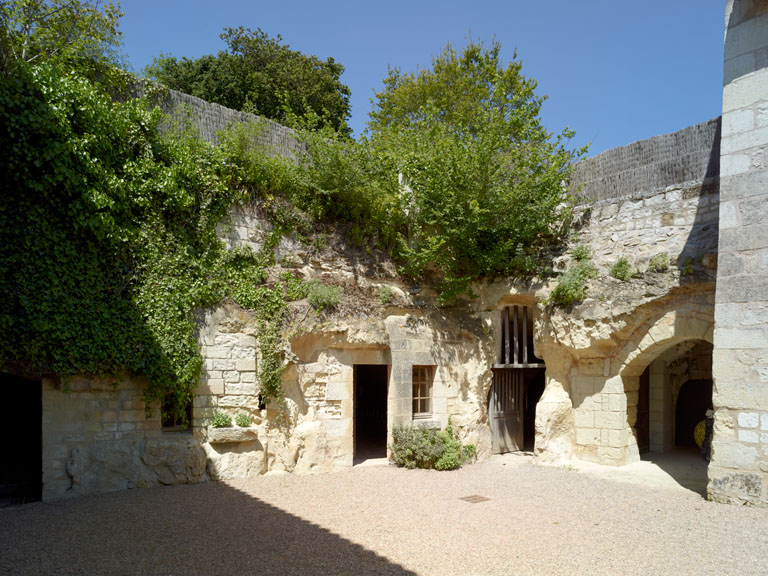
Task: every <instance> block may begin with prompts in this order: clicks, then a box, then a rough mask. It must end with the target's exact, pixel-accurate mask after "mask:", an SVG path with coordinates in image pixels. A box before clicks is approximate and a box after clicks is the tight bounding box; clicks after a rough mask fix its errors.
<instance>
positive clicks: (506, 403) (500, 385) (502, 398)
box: [488, 369, 525, 454]
mask: <svg viewBox="0 0 768 576" xmlns="http://www.w3.org/2000/svg"><path fill="white" fill-rule="evenodd" d="M523 394H524V389H523V373H522V371H521V370H514V369H513V370H510V369H501V370H494V371H493V384H492V385H491V394H490V399H489V400H490V401H489V405H488V415H489V417H490V421H491V445H492V446H491V448H492V451H493V453H494V454H503V453H505V452H515V451H518V450H522V449H523V433H524V428H523V411H524V410H525V407H524V406H523Z"/></svg>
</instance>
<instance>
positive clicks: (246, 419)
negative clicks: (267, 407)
mask: <svg viewBox="0 0 768 576" xmlns="http://www.w3.org/2000/svg"><path fill="white" fill-rule="evenodd" d="M235 424H237V425H238V426H240V428H248V426H250V425H251V417H250V416H249V415H248V414H238V415H237V416H235Z"/></svg>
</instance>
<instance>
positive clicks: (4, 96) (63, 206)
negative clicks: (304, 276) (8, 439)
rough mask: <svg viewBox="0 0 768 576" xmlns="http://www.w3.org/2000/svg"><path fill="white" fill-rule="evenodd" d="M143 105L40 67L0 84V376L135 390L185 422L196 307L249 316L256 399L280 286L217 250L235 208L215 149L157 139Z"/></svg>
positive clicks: (280, 305) (273, 373)
mask: <svg viewBox="0 0 768 576" xmlns="http://www.w3.org/2000/svg"><path fill="white" fill-rule="evenodd" d="M161 120H162V116H161V113H160V112H159V111H158V110H157V109H156V108H153V107H151V106H150V105H149V104H148V103H147V102H146V101H145V100H142V99H138V100H127V101H125V102H115V101H113V100H112V98H111V97H110V96H109V95H108V94H107V92H106V90H105V89H104V88H103V87H102V86H100V85H98V84H95V83H93V82H91V81H89V80H86V79H84V78H81V77H78V76H77V75H76V74H74V73H72V72H64V71H62V70H60V69H58V68H56V67H55V66H53V65H47V64H46V65H42V66H37V67H32V66H28V65H25V64H23V63H22V64H19V65H18V66H16V68H15V69H14V71H13V73H12V74H10V75H9V76H8V77H7V78H5V79H4V81H3V82H2V84H0V147H2V150H4V154H3V155H2V157H1V158H0V177H1V178H2V180H3V182H4V197H3V200H2V202H0V294H2V298H0V342H2V346H0V367H1V369H3V370H9V371H15V372H23V373H49V374H57V375H61V376H65V377H66V376H68V375H73V374H76V373H86V374H91V375H96V376H103V377H114V376H116V375H119V374H125V373H127V374H130V375H139V376H143V377H144V378H145V379H146V382H147V385H146V387H145V400H146V401H147V402H148V403H149V402H152V401H154V400H159V399H164V400H166V402H167V401H168V399H169V398H170V400H171V402H170V404H171V405H175V406H176V408H177V409H178V410H179V412H183V410H184V407H185V405H186V404H187V403H188V401H189V397H190V392H191V390H192V389H193V388H194V387H195V386H196V384H197V382H198V380H199V375H200V369H201V366H202V359H201V357H200V355H199V352H198V344H197V339H196V329H197V324H196V322H195V316H194V313H195V310H197V309H199V308H201V307H205V306H210V305H213V304H215V303H217V302H219V301H221V300H222V299H223V298H227V297H229V298H232V299H233V300H234V301H236V302H237V303H239V304H240V305H242V306H243V307H246V308H254V309H256V310H257V311H258V314H259V319H260V325H261V327H262V334H263V337H262V338H261V346H262V380H263V393H264V394H265V396H266V397H268V398H275V397H279V396H280V395H281V388H280V383H279V370H280V361H279V358H278V357H277V355H276V354H277V352H278V351H279V335H280V326H281V324H282V321H283V318H284V310H285V298H284V295H283V289H282V285H281V286H277V287H271V288H270V287H268V286H265V285H264V282H265V280H266V277H267V273H266V268H267V266H268V265H269V264H270V262H269V254H268V251H266V252H264V253H259V254H257V253H254V252H252V251H250V250H245V249H238V250H232V251H228V250H226V249H225V247H224V245H223V243H222V242H221V241H220V240H219V238H218V237H217V233H216V226H217V224H218V223H220V222H221V221H222V220H223V219H225V217H226V215H227V213H228V210H229V209H230V207H231V206H232V205H233V204H235V203H238V202H242V201H244V200H245V199H246V198H247V191H246V190H245V189H244V188H243V186H242V185H241V184H240V174H239V171H238V170H237V169H236V168H235V167H233V165H232V163H231V162H229V161H228V158H227V156H226V149H225V148H222V147H215V146H212V145H209V144H206V143H203V142H201V141H199V140H196V139H194V138H190V137H186V136H173V135H171V136H167V135H166V136H164V135H163V134H161V132H160V131H159V129H158V127H159V124H160V122H161Z"/></svg>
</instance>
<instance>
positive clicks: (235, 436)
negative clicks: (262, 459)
mask: <svg viewBox="0 0 768 576" xmlns="http://www.w3.org/2000/svg"><path fill="white" fill-rule="evenodd" d="M258 439H259V433H258V430H257V429H256V428H253V427H251V428H210V427H209V428H208V443H209V444H230V443H233V442H254V441H256V440H258Z"/></svg>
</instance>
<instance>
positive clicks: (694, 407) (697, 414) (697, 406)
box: [675, 380, 712, 447]
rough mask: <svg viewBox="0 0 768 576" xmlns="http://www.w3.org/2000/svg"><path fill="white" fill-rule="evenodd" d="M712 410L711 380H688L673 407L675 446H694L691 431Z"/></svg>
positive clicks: (694, 441)
mask: <svg viewBox="0 0 768 576" xmlns="http://www.w3.org/2000/svg"><path fill="white" fill-rule="evenodd" d="M711 408H712V380H688V381H687V382H686V383H685V384H683V386H682V388H680V393H679V394H678V395H677V404H676V405H675V446H694V447H695V446H696V440H695V439H694V438H693V429H694V428H695V427H696V424H698V423H699V422H701V421H702V420H704V418H706V415H707V410H710V409H711Z"/></svg>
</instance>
